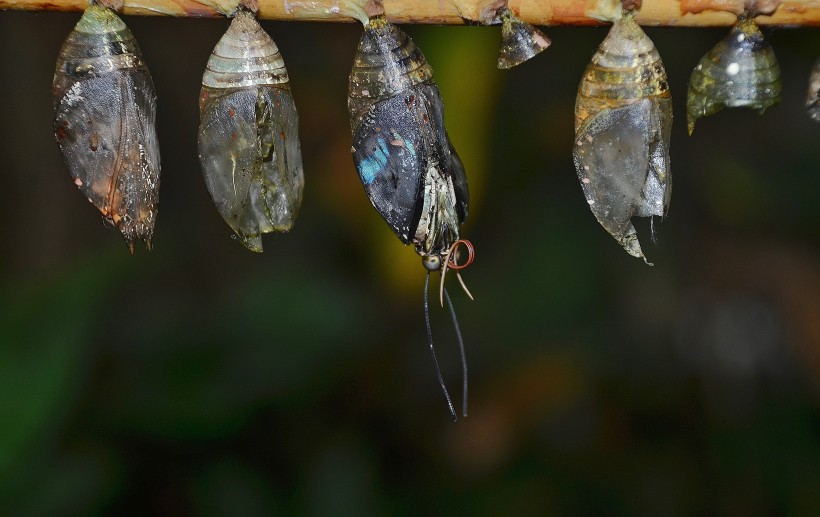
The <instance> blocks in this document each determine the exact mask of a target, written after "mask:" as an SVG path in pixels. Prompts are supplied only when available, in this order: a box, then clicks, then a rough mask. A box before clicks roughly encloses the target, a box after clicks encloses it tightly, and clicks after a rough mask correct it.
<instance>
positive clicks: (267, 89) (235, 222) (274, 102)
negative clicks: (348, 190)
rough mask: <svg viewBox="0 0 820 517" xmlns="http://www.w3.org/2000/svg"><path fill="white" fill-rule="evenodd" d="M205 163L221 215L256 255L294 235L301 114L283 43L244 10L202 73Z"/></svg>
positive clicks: (299, 191) (298, 201)
mask: <svg viewBox="0 0 820 517" xmlns="http://www.w3.org/2000/svg"><path fill="white" fill-rule="evenodd" d="M199 108H200V125H199V161H200V164H201V166H202V171H203V173H204V175H205V183H206V184H207V186H208V191H209V192H210V193H211V198H212V199H213V201H214V204H216V208H217V210H219V213H220V215H221V216H222V218H223V219H225V221H226V222H227V223H228V225H229V226H230V227H231V228H232V229H233V231H234V232H236V235H237V236H238V237H239V240H240V241H241V242H242V244H244V245H245V246H246V247H247V248H248V249H250V250H252V251H257V252H261V251H262V238H261V235H262V234H263V233H270V232H273V231H279V232H284V231H287V230H290V228H291V227H292V226H293V222H294V220H295V219H296V215H297V213H298V211H299V207H300V205H301V203H302V189H303V187H304V175H303V172H302V154H301V151H300V148H299V135H298V116H297V114H296V106H295V104H294V102H293V96H292V95H291V93H290V85H289V83H288V72H287V70H286V69H285V63H284V62H283V61H282V56H281V54H279V49H278V48H277V47H276V44H275V43H274V42H273V40H272V39H271V38H270V36H268V34H267V33H266V32H265V31H264V30H263V29H262V27H261V26H260V25H259V23H258V22H257V21H256V18H255V16H254V13H253V12H251V11H250V10H249V9H247V8H245V7H242V6H240V8H239V10H238V11H237V13H236V16H235V17H234V19H233V21H232V22H231V25H230V27H229V28H228V31H227V32H226V33H225V35H224V36H222V39H220V40H219V43H217V44H216V48H214V51H213V54H211V57H210V59H208V66H207V68H206V70H205V74H204V75H203V76H202V93H201V95H200V100H199Z"/></svg>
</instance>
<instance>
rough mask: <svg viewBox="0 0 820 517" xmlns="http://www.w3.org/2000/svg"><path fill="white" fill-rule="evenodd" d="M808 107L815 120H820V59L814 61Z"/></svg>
mask: <svg viewBox="0 0 820 517" xmlns="http://www.w3.org/2000/svg"><path fill="white" fill-rule="evenodd" d="M806 109H807V110H808V111H809V116H810V117H811V118H812V120H814V121H815V122H820V59H818V60H817V61H816V62H815V63H814V68H813V69H812V71H811V77H810V78H809V94H808V96H807V97H806Z"/></svg>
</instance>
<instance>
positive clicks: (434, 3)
mask: <svg viewBox="0 0 820 517" xmlns="http://www.w3.org/2000/svg"><path fill="white" fill-rule="evenodd" d="M236 3H237V2H236V0H124V6H123V9H122V11H121V12H122V13H123V14H126V15H158V16H178V17H215V16H223V15H224V14H223V13H227V12H230V11H231V10H232V9H233V8H234V7H236ZM498 3H499V2H498V0H384V7H385V12H386V14H387V17H388V18H389V19H390V20H391V21H393V22H395V23H415V24H449V25H461V24H466V23H470V22H471V21H472V22H477V21H479V20H484V19H486V18H485V17H486V12H487V9H488V8H490V7H491V6H493V5H497V4H498ZM358 4H359V2H357V1H356V0H259V18H262V19H270V20H290V21H296V20H304V21H336V22H351V21H355V18H356V17H357V16H356V14H355V11H356V7H357V5H358ZM87 5H88V1H87V0H0V9H17V10H26V11H82V10H83V9H85V7H86V6H87ZM509 6H510V9H511V10H512V11H513V12H515V13H516V14H518V15H519V16H520V17H521V18H522V19H523V20H524V21H527V22H530V23H532V24H536V25H601V24H602V22H601V21H599V20H596V19H594V18H592V17H590V16H589V12H590V11H591V9H593V8H594V0H510V1H509ZM742 6H743V0H680V1H679V0H645V1H644V3H643V7H642V8H641V10H640V12H639V14H638V16H637V20H638V22H639V23H641V24H642V25H653V26H668V27H683V26H687V27H703V26H719V25H731V24H732V23H734V21H735V19H736V18H735V15H734V14H732V13H733V12H740V11H742ZM757 22H758V23H759V24H761V25H781V26H782V25H795V26H820V0H787V1H784V2H783V3H782V4H781V5H780V7H779V8H778V9H777V11H775V12H774V14H773V15H771V16H763V15H761V16H758V17H757Z"/></svg>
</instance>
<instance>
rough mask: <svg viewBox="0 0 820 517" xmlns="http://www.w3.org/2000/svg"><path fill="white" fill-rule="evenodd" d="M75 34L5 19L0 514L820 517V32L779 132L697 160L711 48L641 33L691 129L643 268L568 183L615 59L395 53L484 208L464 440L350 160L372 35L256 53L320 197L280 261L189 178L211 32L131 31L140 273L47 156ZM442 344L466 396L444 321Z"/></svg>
mask: <svg viewBox="0 0 820 517" xmlns="http://www.w3.org/2000/svg"><path fill="white" fill-rule="evenodd" d="M78 17H79V15H78V14H76V13H74V14H57V13H41V14H34V13H20V12H1V13H0V122H1V123H2V126H0V136H1V138H0V157H1V158H0V243H2V244H0V286H1V287H2V290H1V291H0V308H1V309H2V310H0V508H2V509H3V510H2V513H3V514H4V515H102V514H117V515H119V514H140V515H204V516H209V515H213V516H219V515H249V516H250V515H272V514H304V515H359V516H361V515H379V514H382V515H383V514H398V515H411V514H444V513H463V514H471V515H500V514H505V515H544V514H550V515H564V514H608V515H618V514H652V515H691V514H709V515H713V514H718V515H744V516H748V515H772V514H789V515H817V514H820V389H819V388H820V261H819V260H818V256H820V194H818V193H819V192H820V179H818V178H819V177H820V174H818V173H820V152H818V143H820V125H818V124H816V123H813V122H812V121H811V120H810V119H809V118H808V117H807V116H806V114H805V112H804V108H803V102H804V99H805V95H806V89H807V82H808V75H809V71H810V68H811V66H812V64H813V62H814V59H815V58H817V57H818V54H820V32H818V30H817V29H807V28H804V29H780V30H773V31H768V34H769V35H770V39H771V43H772V45H773V46H774V48H775V51H776V52H777V55H778V57H779V59H780V63H781V66H782V69H783V75H784V93H783V97H784V98H783V102H782V104H781V105H779V106H777V107H774V108H772V109H771V110H770V111H769V112H768V113H766V114H765V116H763V117H759V116H758V115H757V114H755V113H753V112H751V111H748V110H730V111H724V112H722V113H720V114H718V115H716V116H713V117H709V118H705V119H702V120H700V121H699V122H698V126H697V129H696V131H695V134H694V136H692V137H691V138H690V137H688V136H687V135H686V129H685V125H686V124H685V116H684V107H685V96H686V86H687V81H688V78H689V74H690V72H691V69H692V67H694V66H695V64H696V63H697V61H698V59H699V58H700V57H701V56H702V55H703V54H704V53H705V52H706V51H707V50H708V49H709V48H711V47H712V46H713V45H714V44H715V43H716V42H717V41H718V40H719V39H720V38H722V37H723V35H724V34H725V32H726V30H727V29H725V28H721V29H660V28H653V29H648V31H647V32H648V33H649V35H650V37H652V38H653V39H654V41H655V43H656V45H657V47H658V49H659V51H660V53H661V56H662V57H663V59H664V61H665V63H666V66H667V71H668V74H669V78H670V83H671V87H672V91H673V96H674V102H675V116H676V122H675V126H674V129H673V137H672V167H673V173H674V182H675V188H674V195H673V202H672V206H671V211H670V214H669V217H668V218H667V219H666V220H665V221H664V222H663V224H662V225H660V231H659V242H658V245H657V246H653V245H652V244H651V242H650V239H649V235H648V231H649V228H648V223H646V222H645V221H642V222H640V223H639V225H638V226H639V227H638V231H639V233H640V234H641V236H642V241H643V243H644V250H645V251H646V253H647V256H648V257H649V259H650V260H651V261H653V262H654V263H655V264H656V265H655V267H654V268H649V267H647V266H645V265H644V264H643V263H642V262H641V261H639V260H637V259H634V258H631V257H629V256H628V255H627V254H626V253H625V252H623V251H622V250H621V248H620V247H619V246H618V245H617V244H616V243H615V241H614V240H613V239H612V238H611V237H609V236H608V235H607V234H606V232H605V231H604V230H603V229H602V228H600V227H599V225H598V223H597V222H596V221H595V218H594V217H593V216H592V214H591V213H590V211H589V208H588V206H587V204H586V203H585V202H584V199H583V196H582V194H581V190H580V187H579V185H578V180H577V178H576V175H575V171H574V168H573V165H572V160H571V145H572V132H573V117H572V112H573V105H574V101H575V92H576V88H577V86H578V81H579V80H580V77H581V74H582V72H583V70H584V68H585V66H586V65H587V63H588V61H589V59H590V57H591V56H592V54H593V52H594V50H595V48H596V47H597V45H598V43H599V42H600V41H601V40H602V39H603V37H604V35H605V34H606V29H605V28H549V29H547V31H546V32H547V33H548V34H549V36H550V37H551V38H552V39H553V42H554V43H553V46H552V48H550V49H549V50H548V51H547V52H545V53H544V54H542V55H541V56H539V57H537V58H536V59H535V60H534V61H531V62H529V63H526V64H524V65H523V66H521V67H519V68H518V69H514V70H512V71H509V72H501V71H498V70H496V69H495V68H494V66H495V60H496V47H497V43H498V39H499V30H498V29H497V28H483V27H471V28H464V27H415V26H414V27H407V28H406V29H407V31H408V32H409V33H410V34H411V35H412V36H413V37H414V38H415V39H416V41H417V43H418V44H419V46H420V47H421V48H422V49H423V51H424V52H425V54H426V55H427V57H428V59H429V61H430V62H431V64H432V65H433V67H434V69H435V71H436V78H437V80H438V83H439V85H440V87H441V90H442V94H443V96H444V99H445V102H446V119H447V124H448V128H449V132H450V135H451V137H452V140H453V142H454V144H455V146H456V148H457V149H458V150H459V153H460V155H461V157H462V159H463V161H464V163H465V166H466V168H467V173H468V178H469V181H470V186H471V193H472V206H471V214H470V217H469V219H468V222H467V225H466V226H465V228H464V229H463V232H462V234H463V236H465V237H466V238H469V239H471V240H472V241H473V242H474V243H475V245H476V248H477V258H476V262H475V264H474V265H473V266H472V267H471V268H470V269H469V270H468V271H467V272H466V273H465V278H466V281H467V282H468V285H469V286H470V288H471V290H472V292H473V293H474V294H475V295H476V301H475V302H469V300H467V299H466V298H465V296H464V295H463V294H461V293H460V292H458V290H457V289H454V288H451V289H452V290H451V292H452V293H453V294H454V302H455V304H456V308H457V310H458V313H459V317H460V320H461V324H462V329H463V332H464V336H465V340H466V344H467V348H468V359H469V362H470V367H471V392H470V394H471V414H470V416H469V417H468V418H467V419H462V420H459V422H458V423H456V424H453V423H451V422H450V420H449V418H448V415H447V411H446V407H445V405H444V401H443V398H442V396H441V393H440V391H439V389H438V386H437V384H436V382H435V378H434V375H433V369H432V367H431V364H430V358H429V353H428V350H427V348H426V346H427V345H426V340H425V334H424V326H423V320H422V286H423V280H424V270H423V269H422V267H421V265H420V264H419V259H418V257H417V256H416V255H415V254H414V252H413V250H412V249H410V248H406V247H404V246H402V245H401V244H400V242H399V241H398V239H396V238H395V236H394V235H393V234H392V232H391V231H390V230H389V229H388V227H387V226H386V225H385V224H384V222H382V220H381V219H380V218H379V217H378V215H377V214H376V212H375V210H373V208H372V207H371V206H370V203H369V202H368V201H367V198H366V196H365V194H364V192H363V189H362V187H361V185H360V183H359V181H358V179H357V177H356V173H355V169H354V168H353V164H352V160H351V156H350V140H351V139H350V132H349V126H348V120H347V110H346V90H347V74H348V72H349V67H350V65H351V64H352V60H353V54H354V51H355V48H356V44H357V41H358V37H359V34H360V31H361V29H360V28H359V27H357V26H355V25H352V24H349V25H344V24H306V23H268V22H266V23H264V24H263V25H264V27H265V28H266V29H267V30H268V31H269V32H270V33H271V34H272V36H273V37H274V39H275V40H276V42H277V43H278V45H279V47H280V49H281V50H282V53H283V55H284V57H285V60H286V62H287V66H288V69H289V72H290V76H291V82H292V88H293V92H294V96H295V99H296V103H297V106H298V108H299V113H300V117H301V125H300V132H301V137H302V149H303V153H304V163H305V175H306V190H305V197H304V204H303V209H302V212H301V214H300V216H299V219H298V221H297V223H296V226H295V228H294V230H293V231H292V232H291V233H290V234H287V235H276V236H269V237H267V238H266V239H265V250H266V251H265V253H264V254H262V255H255V254H252V253H250V252H248V251H246V250H245V249H244V248H243V247H242V246H241V245H240V244H239V243H238V242H236V241H234V240H232V239H231V238H230V230H229V228H228V227H227V225H225V224H224V223H223V222H222V220H221V219H220V217H219V215H218V214H217V212H216V210H215V209H214V207H213V206H212V204H211V201H210V199H209V197H208V193H207V191H206V189H205V185H204V182H203V180H202V177H201V173H200V170H199V164H198V161H197V154H196V133H197V124H198V111H197V109H198V108H197V100H198V93H199V84H200V79H201V75H202V71H203V69H204V66H205V62H206V60H207V58H208V55H209V54H210V51H211V49H212V48H213V46H214V45H215V43H216V41H217V40H218V39H219V37H220V36H221V34H222V32H223V31H224V30H225V28H226V27H227V22H226V21H224V20H194V19H186V20H176V19H163V18H136V17H127V18H126V22H127V23H128V25H129V26H130V27H131V29H132V31H133V32H134V34H135V35H136V37H137V39H138V40H139V42H140V45H141V46H142V49H143V53H144V55H145V59H146V61H147V62H148V64H149V67H150V69H151V72H152V74H153V77H154V81H155V83H156V87H157V92H158V95H159V111H158V132H159V136H160V143H161V152H162V191H161V196H160V198H161V203H160V212H159V219H158V226H157V230H156V233H155V236H154V245H155V250H154V251H153V252H150V253H149V252H146V251H145V250H144V249H138V250H137V253H136V254H135V256H133V257H132V256H129V254H128V251H127V248H126V247H125V245H124V243H123V241H122V239H121V238H120V236H119V235H118V233H117V232H116V231H114V230H110V229H107V228H105V227H104V226H103V224H102V221H101V217H100V216H99V214H98V213H97V211H96V209H94V208H93V207H92V206H91V205H90V204H89V203H87V202H86V201H85V200H84V199H83V198H82V196H81V195H80V194H79V193H78V192H77V189H76V187H75V186H74V184H73V183H72V181H71V179H70V177H69V175H68V172H67V171H66V169H65V167H64V165H63V164H62V161H61V158H60V155H59V153H58V150H57V147H56V145H55V142H54V138H53V135H52V133H51V119H52V107H51V106H52V105H51V102H52V101H51V96H50V86H51V80H52V75H53V70H54V69H53V67H54V62H55V58H56V56H57V52H58V50H59V48H60V45H61V43H62V40H63V39H64V38H65V36H66V35H67V34H68V32H69V31H70V29H71V27H72V26H73V25H74V24H75V23H76V21H77V19H78ZM453 286H455V284H453ZM433 331H434V336H435V340H436V343H437V349H438V351H439V354H440V359H441V361H442V366H443V369H444V374H445V377H446V379H447V381H448V384H449V387H450V388H451V391H453V392H455V393H456V394H458V393H459V392H460V389H459V388H460V371H459V365H458V354H457V347H456V344H455V339H454V334H453V331H452V328H451V326H450V323H449V320H448V316H447V314H446V313H444V312H443V311H441V310H438V309H437V308H436V307H434V310H433ZM456 402H457V403H458V402H459V397H458V396H457V397H456Z"/></svg>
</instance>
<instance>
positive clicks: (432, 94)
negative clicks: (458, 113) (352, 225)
mask: <svg viewBox="0 0 820 517" xmlns="http://www.w3.org/2000/svg"><path fill="white" fill-rule="evenodd" d="M349 88H350V89H349V96H348V109H349V111H350V126H351V130H352V133H353V148H352V151H353V161H354V163H355V165H356V169H357V171H358V173H359V179H360V180H361V182H362V185H363V186H364V189H365V192H366V193H367V196H368V197H369V199H370V202H371V203H372V204H373V206H374V207H375V208H376V210H377V211H378V212H379V214H380V215H381V216H382V217H383V218H384V220H385V221H386V222H387V224H388V225H389V226H390V228H391V229H392V230H393V232H394V233H395V234H396V235H397V236H398V238H399V239H400V240H401V241H402V242H403V243H405V244H413V245H414V246H415V249H416V252H417V253H418V254H419V255H421V257H422V264H423V265H424V267H425V268H426V269H427V271H428V273H427V280H426V281H425V288H424V314H425V323H426V328H427V335H428V341H429V345H430V351H431V353H432V356H433V362H434V365H435V369H436V374H437V376H438V380H439V383H440V385H441V388H442V391H443V392H444V395H445V398H446V399H447V404H448V407H449V409H450V413H451V416H452V417H453V418H454V419H455V417H456V413H455V409H454V407H453V403H452V400H451V398H450V395H449V393H448V392H447V389H446V387H445V386H444V381H443V380H442V377H441V373H440V371H439V368H438V361H437V359H436V355H435V351H434V349H433V341H432V333H431V330H430V323H429V312H428V303H427V290H428V285H429V281H430V272H431V271H440V272H441V274H442V280H441V285H442V287H441V300H442V304H443V300H444V299H446V300H447V302H448V305H449V307H450V311H451V315H452V318H453V323H454V325H455V327H456V332H457V335H458V338H459V345H460V346H461V351H462V365H463V368H464V370H463V373H464V408H463V414H464V415H465V416H466V412H467V370H466V361H465V360H464V348H463V343H462V341H461V333H460V331H459V329H458V322H457V321H456V318H455V312H454V311H453V306H452V303H451V302H450V298H449V295H448V294H447V291H446V289H445V288H444V287H443V284H444V281H443V280H444V274H445V273H446V271H447V269H448V268H449V269H453V270H456V273H457V274H458V272H457V270H459V269H461V268H463V267H466V265H467V264H468V263H469V262H471V261H472V257H473V250H472V245H471V244H470V243H469V242H468V241H464V240H460V237H459V230H460V227H461V224H462V223H463V222H464V219H465V218H466V217H467V208H468V198H469V196H468V190H467V178H466V176H465V174H464V167H463V165H462V164H461V160H460V159H459V157H458V155H457V154H456V151H455V149H454V148H453V145H452V144H451V143H450V139H449V137H448V136H447V131H446V130H445V128H444V106H443V104H442V100H441V94H440V93H439V90H438V87H437V86H436V83H435V82H434V81H433V70H432V69H431V68H430V65H429V64H428V63H427V60H426V59H425V58H424V55H423V54H422V53H421V51H420V50H419V49H418V48H417V47H416V45H415V44H414V43H413V41H412V40H411V39H410V38H409V37H408V36H407V35H406V34H405V33H404V32H402V31H401V30H399V29H397V28H396V27H394V26H393V25H392V24H390V22H388V21H387V19H386V18H385V17H384V15H383V11H382V14H377V15H375V16H373V17H372V18H371V19H370V21H369V23H368V24H366V25H365V28H364V33H363V35H362V38H361V40H360V41H359V49H358V52H357V54H356V58H355V62H354V64H353V70H352V71H351V73H350V84H349ZM461 245H464V246H465V247H466V249H467V251H468V254H469V257H468V258H467V260H466V261H465V262H463V263H458V259H457V254H458V249H459V247H460V246H461ZM460 279H461V278H460V276H459V280H460ZM462 285H463V283H462Z"/></svg>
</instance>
